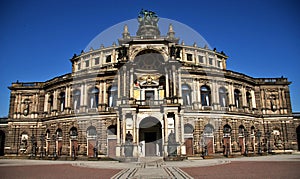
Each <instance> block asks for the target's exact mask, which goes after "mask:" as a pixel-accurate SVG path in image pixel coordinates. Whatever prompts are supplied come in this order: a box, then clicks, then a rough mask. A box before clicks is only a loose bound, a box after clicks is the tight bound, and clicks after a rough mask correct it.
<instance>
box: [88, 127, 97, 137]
mask: <svg viewBox="0 0 300 179" xmlns="http://www.w3.org/2000/svg"><path fill="white" fill-rule="evenodd" d="M86 133H87V137H96V136H97V130H96V127H94V126H90V127H88V128H87V130H86Z"/></svg>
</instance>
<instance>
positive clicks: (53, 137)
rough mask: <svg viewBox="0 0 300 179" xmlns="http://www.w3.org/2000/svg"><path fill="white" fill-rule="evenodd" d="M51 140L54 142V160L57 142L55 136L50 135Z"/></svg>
mask: <svg viewBox="0 0 300 179" xmlns="http://www.w3.org/2000/svg"><path fill="white" fill-rule="evenodd" d="M52 139H53V141H54V150H53V157H55V158H56V156H57V155H56V140H57V137H56V135H55V134H53V135H52Z"/></svg>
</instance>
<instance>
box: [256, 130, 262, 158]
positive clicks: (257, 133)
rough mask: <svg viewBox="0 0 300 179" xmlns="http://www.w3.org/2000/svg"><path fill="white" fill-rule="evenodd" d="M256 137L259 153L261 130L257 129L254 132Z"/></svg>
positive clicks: (259, 152)
mask: <svg viewBox="0 0 300 179" xmlns="http://www.w3.org/2000/svg"><path fill="white" fill-rule="evenodd" d="M256 137H257V140H258V154H261V146H260V137H261V132H260V130H259V129H258V130H257V132H256Z"/></svg>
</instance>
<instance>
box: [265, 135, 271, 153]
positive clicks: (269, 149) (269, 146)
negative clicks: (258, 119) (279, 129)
mask: <svg viewBox="0 0 300 179" xmlns="http://www.w3.org/2000/svg"><path fill="white" fill-rule="evenodd" d="M266 137H267V143H268V145H267V147H268V150H267V151H268V153H269V154H270V153H271V145H270V143H271V141H270V138H271V132H270V131H269V130H267V133H266Z"/></svg>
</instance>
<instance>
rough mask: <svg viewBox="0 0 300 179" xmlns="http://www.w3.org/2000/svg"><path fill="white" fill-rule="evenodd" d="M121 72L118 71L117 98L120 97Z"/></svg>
mask: <svg viewBox="0 0 300 179" xmlns="http://www.w3.org/2000/svg"><path fill="white" fill-rule="evenodd" d="M120 73H121V71H118V98H119V99H120V97H121V89H122V88H121V74H120Z"/></svg>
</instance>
